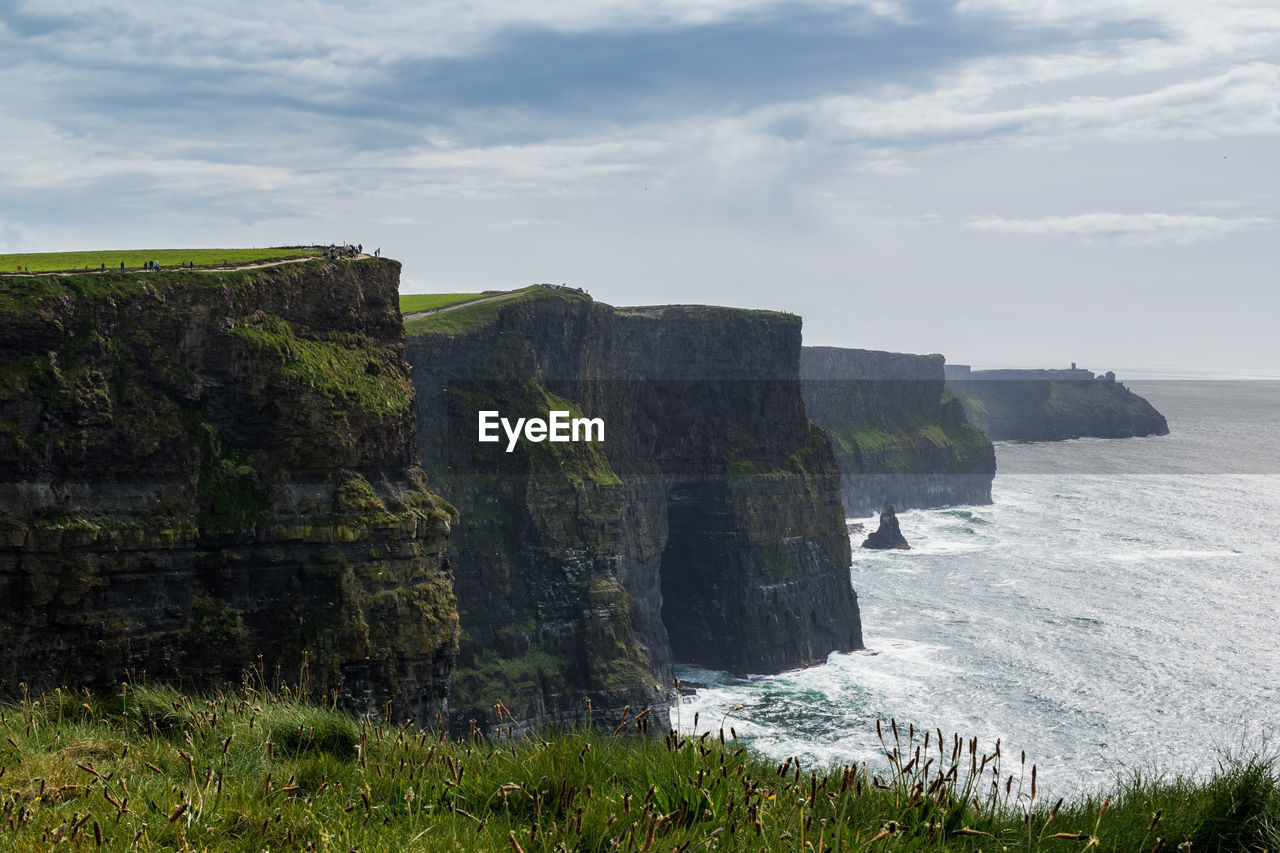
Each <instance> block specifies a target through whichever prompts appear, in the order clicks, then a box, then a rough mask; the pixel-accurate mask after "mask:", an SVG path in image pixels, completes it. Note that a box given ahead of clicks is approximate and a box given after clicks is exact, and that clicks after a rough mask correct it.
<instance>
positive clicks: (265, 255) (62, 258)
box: [0, 246, 321, 273]
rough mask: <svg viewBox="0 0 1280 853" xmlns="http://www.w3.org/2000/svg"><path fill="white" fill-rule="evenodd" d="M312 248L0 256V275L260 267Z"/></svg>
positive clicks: (314, 251)
mask: <svg viewBox="0 0 1280 853" xmlns="http://www.w3.org/2000/svg"><path fill="white" fill-rule="evenodd" d="M320 252H321V249H320V248H318V247H313V246H290V247H281V246H276V247H272V248H266V249H103V250H101V251H90V252H27V253H19V254H2V255H0V273H9V272H15V273H16V272H33V273H37V272H63V271H69V270H85V269H88V270H101V269H102V267H103V266H105V267H106V268H107V270H108V271H112V270H116V271H118V270H119V269H120V264H122V263H123V264H124V265H125V268H127V269H138V268H141V267H142V266H144V265H145V264H146V263H147V262H148V261H155V262H156V263H158V264H160V265H161V266H165V267H168V266H175V267H176V266H182V265H185V264H195V265H196V266H198V267H211V266H223V265H241V264H261V263H268V262H270V261H282V260H288V259H291V258H306V257H315V256H316V255H318V254H320Z"/></svg>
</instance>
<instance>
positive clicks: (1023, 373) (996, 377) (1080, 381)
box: [944, 362, 1169, 441]
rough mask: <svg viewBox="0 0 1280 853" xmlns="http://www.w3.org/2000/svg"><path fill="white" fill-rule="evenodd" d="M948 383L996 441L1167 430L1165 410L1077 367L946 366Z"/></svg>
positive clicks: (1109, 377)
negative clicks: (1021, 368)
mask: <svg viewBox="0 0 1280 853" xmlns="http://www.w3.org/2000/svg"><path fill="white" fill-rule="evenodd" d="M944 370H945V375H946V380H947V388H949V389H950V390H951V392H952V393H953V394H955V395H956V396H957V397H959V398H960V402H961V404H962V405H963V406H964V410H965V413H966V414H967V415H968V416H969V419H970V420H971V421H972V422H973V423H975V424H977V425H978V426H979V427H980V428H981V429H982V430H983V432H985V433H986V434H987V436H988V437H990V438H991V439H993V440H995V441H1000V440H1014V441H1058V440H1061V439H1067V438H1085V437H1092V438H1132V437H1134V436H1147V435H1168V434H1169V424H1168V421H1167V420H1166V419H1165V417H1164V415H1162V414H1160V412H1158V411H1156V408H1155V407H1154V406H1152V405H1151V404H1150V403H1148V402H1147V401H1146V400H1145V399H1143V398H1142V397H1140V396H1138V395H1137V394H1135V393H1133V392H1132V391H1130V390H1129V389H1128V388H1126V387H1125V386H1124V385H1123V384H1121V383H1120V382H1117V381H1116V375H1115V373H1114V372H1112V371H1107V372H1106V373H1103V374H1100V375H1095V374H1094V373H1093V372H1092V371H1090V370H1086V369H1084V368H1082V367H1077V366H1076V363H1075V362H1072V363H1071V367H1069V368H1061V369H1053V368H1049V369H1041V370H1012V369H1005V370H973V369H971V368H970V367H969V365H967V364H948V365H946V367H945V368H944Z"/></svg>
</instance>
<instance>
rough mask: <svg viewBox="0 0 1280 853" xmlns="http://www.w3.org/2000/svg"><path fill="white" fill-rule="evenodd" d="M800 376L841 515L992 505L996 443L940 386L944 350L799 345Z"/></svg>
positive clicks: (806, 404)
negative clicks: (835, 470) (835, 472)
mask: <svg viewBox="0 0 1280 853" xmlns="http://www.w3.org/2000/svg"><path fill="white" fill-rule="evenodd" d="M800 376H801V378H802V379H803V380H804V381H803V389H804V403H805V409H806V410H807V411H808V413H809V417H811V418H812V419H813V421H814V423H816V424H818V425H819V426H820V427H822V428H823V429H824V430H826V431H827V433H828V434H829V435H830V436H831V441H832V445H833V447H834V449H835V453H836V460H837V462H838V463H839V465H840V474H841V483H842V491H843V496H844V505H845V511H846V512H847V513H848V514H850V515H867V514H870V513H875V512H879V511H880V510H882V509H883V508H884V507H885V506H886V505H887V504H893V505H894V506H895V507H897V508H898V509H900V510H901V509H907V508H911V507H932V506H944V505H948V504H989V503H991V481H992V479H993V478H994V476H995V470H996V459H995V450H994V448H992V446H991V441H990V440H989V439H988V438H987V437H986V436H985V435H983V433H982V431H981V430H979V429H978V428H976V427H975V426H974V425H973V424H971V423H970V422H969V419H968V418H967V417H965V412H964V410H963V409H962V408H961V406H960V403H959V401H958V400H956V399H955V398H954V397H953V396H952V395H951V394H949V393H948V392H947V391H946V390H945V388H944V387H943V358H942V356H940V355H909V354H905V353H890V352H877V351H874V350H860V349H843V348H840V347H805V348H804V349H803V351H802V353H801V357H800Z"/></svg>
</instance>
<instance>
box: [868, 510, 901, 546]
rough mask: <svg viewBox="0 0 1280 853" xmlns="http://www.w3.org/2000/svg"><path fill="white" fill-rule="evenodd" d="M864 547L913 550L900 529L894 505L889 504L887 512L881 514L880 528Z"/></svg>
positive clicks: (869, 537)
mask: <svg viewBox="0 0 1280 853" xmlns="http://www.w3.org/2000/svg"><path fill="white" fill-rule="evenodd" d="M862 547H863V548H875V549H877V550H887V549H897V550H899V551H910V550H911V546H910V545H908V544H907V540H906V538H904V537H903V535H902V531H901V530H900V529H899V528H898V516H897V514H896V513H894V511H893V504H889V506H888V507H886V508H885V511H884V512H882V513H880V526H879V527H878V528H877V529H876V531H875V532H874V533H872V534H871V535H870V536H868V537H867V538H866V539H865V540H864V541H863V543H862Z"/></svg>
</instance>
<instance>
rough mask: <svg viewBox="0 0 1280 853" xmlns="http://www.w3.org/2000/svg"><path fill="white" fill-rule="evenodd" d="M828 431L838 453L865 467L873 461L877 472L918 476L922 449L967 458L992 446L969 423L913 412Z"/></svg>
mask: <svg viewBox="0 0 1280 853" xmlns="http://www.w3.org/2000/svg"><path fill="white" fill-rule="evenodd" d="M825 429H826V431H827V434H828V435H830V436H831V441H832V444H833V445H834V447H835V449H836V451H837V452H838V453H842V454H846V457H845V458H846V459H852V460H860V461H862V462H863V463H864V464H867V463H870V462H871V460H873V459H874V460H875V463H874V464H875V468H874V470H875V471H876V472H877V473H879V472H885V473H908V472H909V473H919V472H918V471H917V470H916V468H917V467H918V464H919V463H918V461H917V460H916V459H915V454H917V453H918V448H920V447H922V446H932V447H934V448H938V449H946V450H950V451H952V452H953V453H954V454H955V455H956V456H957V457H960V458H966V457H969V456H971V455H974V454H977V453H980V452H982V451H983V450H984V449H985V448H987V447H989V446H990V444H991V442H990V441H989V440H987V438H986V436H985V435H983V434H982V432H981V431H980V430H976V429H974V428H973V427H971V426H970V425H969V424H967V423H961V422H957V421H955V420H949V419H932V420H931V419H927V418H925V417H924V416H922V415H920V413H916V412H910V411H904V412H902V413H901V415H900V416H898V417H881V418H876V419H873V420H870V421H867V422H862V423H856V424H850V425H848V426H846V425H844V424H838V425H831V424H828V425H827V426H826V427H825ZM913 466H914V467H913Z"/></svg>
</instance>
